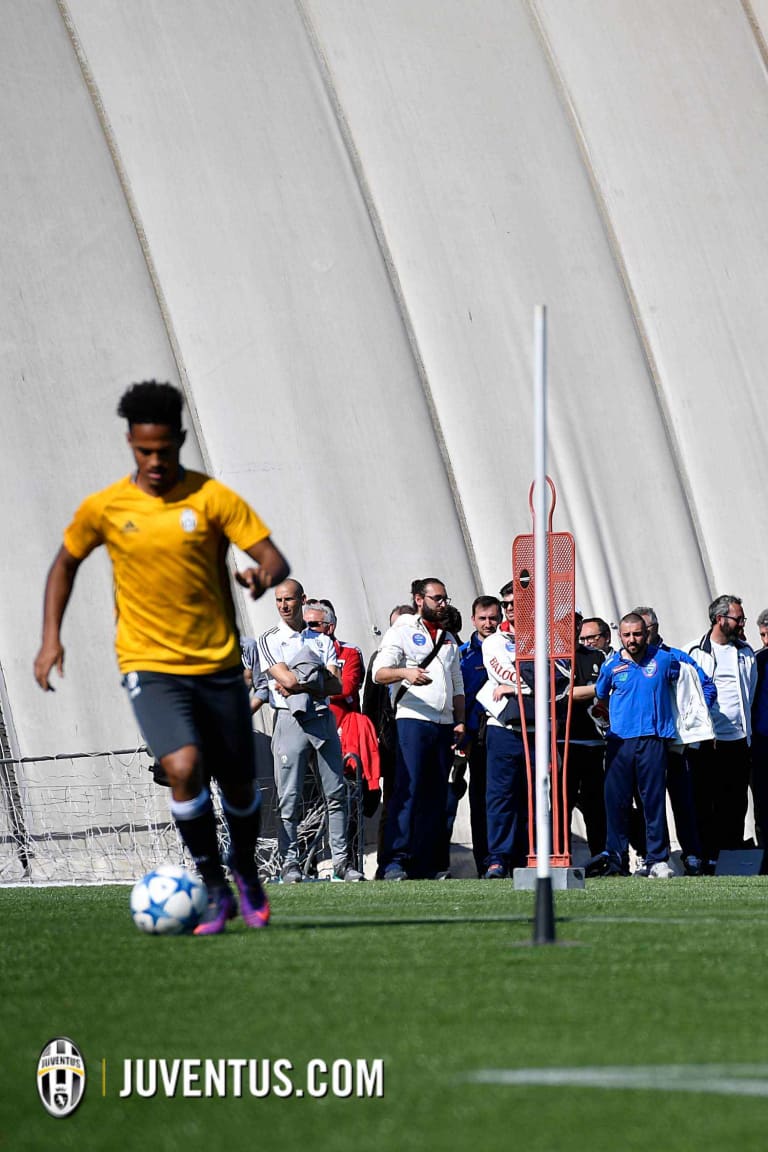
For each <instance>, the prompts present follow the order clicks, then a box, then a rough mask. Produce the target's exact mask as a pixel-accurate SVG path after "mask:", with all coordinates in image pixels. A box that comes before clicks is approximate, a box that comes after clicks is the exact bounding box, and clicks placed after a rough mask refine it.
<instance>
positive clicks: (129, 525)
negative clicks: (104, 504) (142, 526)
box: [120, 520, 138, 532]
mask: <svg viewBox="0 0 768 1152" xmlns="http://www.w3.org/2000/svg"><path fill="white" fill-rule="evenodd" d="M120 531H121V532H138V528H137V527H136V525H135V524H134V522H133V520H126V522H125V524H123V527H122V528H121V529H120Z"/></svg>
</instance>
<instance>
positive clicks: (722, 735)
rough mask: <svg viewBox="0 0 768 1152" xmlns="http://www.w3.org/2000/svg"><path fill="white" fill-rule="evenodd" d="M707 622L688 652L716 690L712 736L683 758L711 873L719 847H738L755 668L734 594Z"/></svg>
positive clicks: (720, 601)
mask: <svg viewBox="0 0 768 1152" xmlns="http://www.w3.org/2000/svg"><path fill="white" fill-rule="evenodd" d="M709 620H710V623H711V625H712V627H711V628H710V630H709V632H706V633H705V634H704V635H703V636H702V638H701V640H699V642H698V643H697V644H693V645H692V646H691V647H690V648H689V649H688V652H689V655H690V656H692V657H693V659H694V660H695V661H696V663H697V664H698V665H699V667H701V668H702V669H703V670H704V671H705V672H706V674H707V675H708V676H710V677H711V678H712V680H714V682H715V686H716V688H717V701H716V703H715V704H714V705H713V706H712V709H711V716H712V724H713V726H714V729H715V738H714V740H708V741H702V743H701V746H700V747H699V748H698V749H697V750H694V749H689V750H688V753H687V755H688V757H689V762H690V765H691V779H692V783H693V798H694V804H695V807H696V819H697V823H698V828H699V836H700V837H701V841H702V850H703V855H704V867H705V870H706V871H709V872H714V870H715V866H716V864H717V858H718V856H719V854H720V852H721V850H722V849H724V848H726V849H729V848H741V847H742V846H743V844H744V819H745V817H746V815H747V802H748V796H747V789H748V787H749V767H750V758H749V745H750V743H751V740H752V722H751V715H750V713H751V708H752V701H753V699H754V695H755V687H756V685H757V667H756V664H755V653H754V652H753V650H752V648H751V647H750V646H749V644H747V643H746V641H744V640H742V639H741V632H742V629H743V628H744V625H745V623H746V617H745V616H744V610H743V608H742V603H741V600H740V599H739V597H738V596H718V598H717V599H716V600H713V601H712V603H711V604H710V606H709Z"/></svg>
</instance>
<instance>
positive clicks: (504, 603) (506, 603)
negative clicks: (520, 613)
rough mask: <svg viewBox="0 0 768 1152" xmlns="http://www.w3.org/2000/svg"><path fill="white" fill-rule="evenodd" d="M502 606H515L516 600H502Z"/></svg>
mask: <svg viewBox="0 0 768 1152" xmlns="http://www.w3.org/2000/svg"><path fill="white" fill-rule="evenodd" d="M501 606H502V608H514V606H515V602H514V600H502V602H501Z"/></svg>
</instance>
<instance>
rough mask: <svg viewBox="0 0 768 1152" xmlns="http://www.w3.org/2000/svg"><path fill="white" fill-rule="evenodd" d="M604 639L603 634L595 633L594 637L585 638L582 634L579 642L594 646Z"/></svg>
mask: <svg viewBox="0 0 768 1152" xmlns="http://www.w3.org/2000/svg"><path fill="white" fill-rule="evenodd" d="M602 638H603V636H602V633H601V632H595V634H594V636H585V635H584V633H583V632H582V634H581V636H579V640H581V642H582V644H594V643H595V642H596V641H597V640H602Z"/></svg>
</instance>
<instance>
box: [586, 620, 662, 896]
mask: <svg viewBox="0 0 768 1152" xmlns="http://www.w3.org/2000/svg"><path fill="white" fill-rule="evenodd" d="M619 638H620V640H621V649H620V650H619V651H618V652H614V653H613V654H612V655H611V656H609V658H608V659H607V660H606V662H605V663H604V664H603V666H602V668H601V669H600V675H599V676H598V678H597V683H596V685H595V695H596V697H597V700H598V701H599V702H600V703H602V704H604V705H605V704H607V705H608V711H609V718H610V727H609V729H608V738H607V745H606V754H605V808H606V818H607V823H608V836H607V839H606V850H607V852H608V855H609V867H608V873H607V874H608V875H627V874H628V871H629V869H628V855H629V838H628V832H629V809H630V807H631V805H632V787H633V783H634V780H635V778H636V779H637V785H638V789H639V791H640V796H641V798H642V801H643V808H644V810H645V827H646V837H647V855H646V862H647V865H648V875H649V876H650V877H651V878H653V879H668V878H669V877H670V876H672V875H673V872H672V869H671V868H670V866H669V863H668V861H669V833H668V832H667V816H666V780H667V741H668V740H671V739H674V738H675V736H676V735H677V731H676V727H675V717H674V712H673V708H672V695H671V692H670V689H669V686H670V684H672V683H674V682H675V681H676V680H677V679H678V677H679V675H680V661H679V660H678V659H677V657H676V656H673V654H672V653H671V652H668V651H665V650H664V649H663V648H657V647H655V646H650V645H649V644H648V625H647V624H646V622H645V620H644V619H643V618H642V616H640V615H638V613H636V612H630V613H628V614H627V615H626V616H624V617H622V620H621V622H620V625H619Z"/></svg>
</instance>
